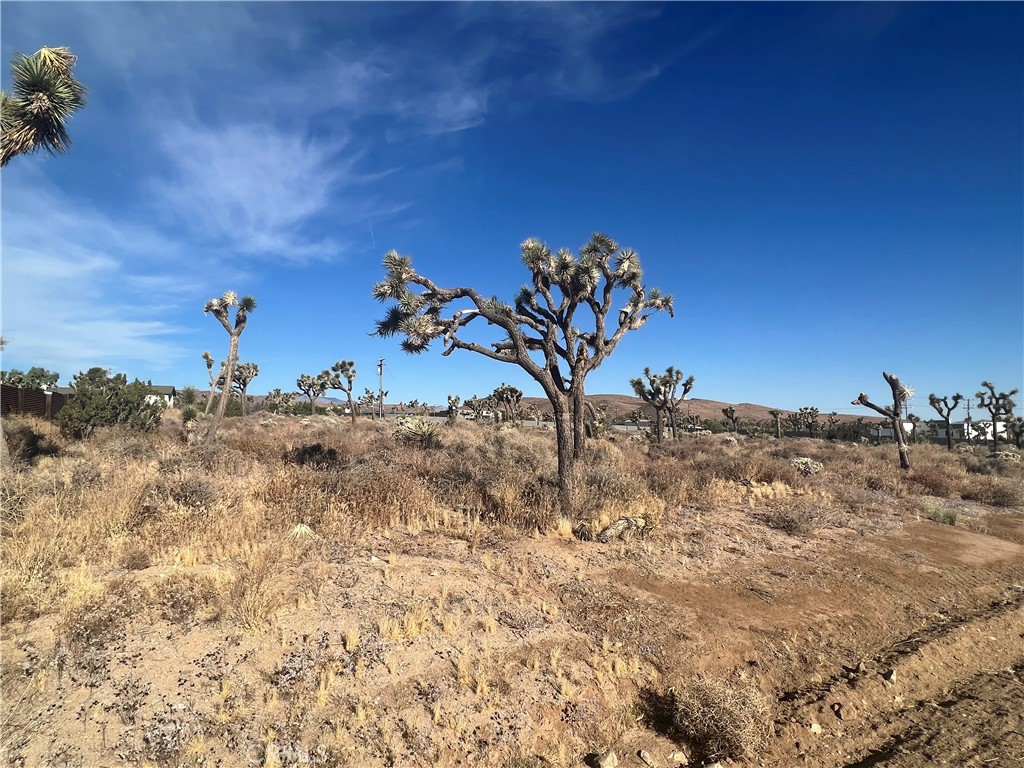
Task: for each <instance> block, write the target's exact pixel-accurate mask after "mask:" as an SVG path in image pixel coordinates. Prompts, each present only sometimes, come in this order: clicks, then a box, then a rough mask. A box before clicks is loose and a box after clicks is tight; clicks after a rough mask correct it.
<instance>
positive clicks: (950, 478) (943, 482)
mask: <svg viewBox="0 0 1024 768" xmlns="http://www.w3.org/2000/svg"><path fill="white" fill-rule="evenodd" d="M957 469H958V470H959V468H957ZM950 470H951V468H950V467H943V466H936V465H931V466H928V465H925V466H919V467H916V468H915V469H914V470H913V471H912V472H911V474H910V478H909V479H910V482H911V483H913V484H914V485H915V486H918V487H919V488H920V490H921V491H922V492H923V493H926V494H928V495H929V496H938V497H939V498H943V499H950V498H956V497H957V496H959V491H960V486H961V478H960V477H959V476H962V475H963V470H959V471H956V470H954V471H952V472H951V471H950Z"/></svg>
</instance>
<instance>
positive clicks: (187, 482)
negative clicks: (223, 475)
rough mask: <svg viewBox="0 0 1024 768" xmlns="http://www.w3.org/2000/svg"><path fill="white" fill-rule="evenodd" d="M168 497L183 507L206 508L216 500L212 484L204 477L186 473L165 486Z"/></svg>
mask: <svg viewBox="0 0 1024 768" xmlns="http://www.w3.org/2000/svg"><path fill="white" fill-rule="evenodd" d="M166 492H167V495H168V497H169V498H170V499H171V500H172V501H174V502H175V503H176V504H180V505H181V506H183V507H194V508H198V509H208V508H209V507H211V506H212V505H213V502H214V501H216V498H217V493H216V491H215V490H214V487H213V484H212V483H211V482H210V481H209V480H207V479H206V478H205V477H197V476H195V475H186V476H184V477H179V478H175V479H174V480H173V481H172V482H170V483H168V484H167V486H166Z"/></svg>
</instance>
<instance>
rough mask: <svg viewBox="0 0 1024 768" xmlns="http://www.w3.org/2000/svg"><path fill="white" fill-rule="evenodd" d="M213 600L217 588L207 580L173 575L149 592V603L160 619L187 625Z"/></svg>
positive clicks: (186, 575)
mask: <svg viewBox="0 0 1024 768" xmlns="http://www.w3.org/2000/svg"><path fill="white" fill-rule="evenodd" d="M216 596H217V585H216V584H215V583H214V582H213V580H212V579H210V578H209V577H207V576H204V575H200V574H196V573H187V572H182V571H175V572H172V573H171V574H170V575H168V576H167V577H166V578H164V579H162V580H161V581H160V583H159V584H158V585H156V587H155V588H154V589H152V590H150V596H149V597H150V601H151V604H153V605H154V606H155V607H156V609H157V613H158V614H159V616H160V618H161V619H163V620H164V621H168V622H170V623H172V624H181V625H187V624H189V623H191V622H192V621H195V620H196V618H197V616H196V614H197V613H198V612H199V611H200V610H201V609H202V608H204V607H206V606H207V605H209V604H210V602H211V601H212V600H213V599H214V598H215V597H216Z"/></svg>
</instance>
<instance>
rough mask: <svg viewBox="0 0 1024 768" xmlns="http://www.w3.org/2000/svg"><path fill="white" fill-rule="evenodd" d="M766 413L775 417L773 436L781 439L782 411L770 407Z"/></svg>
mask: <svg viewBox="0 0 1024 768" xmlns="http://www.w3.org/2000/svg"><path fill="white" fill-rule="evenodd" d="M768 415H769V416H771V417H772V418H773V419H775V437H776V438H777V439H779V440H781V439H782V411H779V410H775V409H772V410H770V411H768Z"/></svg>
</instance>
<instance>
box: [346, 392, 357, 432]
mask: <svg viewBox="0 0 1024 768" xmlns="http://www.w3.org/2000/svg"><path fill="white" fill-rule="evenodd" d="M345 397H347V398H348V412H349V415H351V417H352V423H353V424H355V423H356V407H355V405H354V404H353V403H352V390H351V389H350V390H349V391H348V392H346V393H345Z"/></svg>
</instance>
